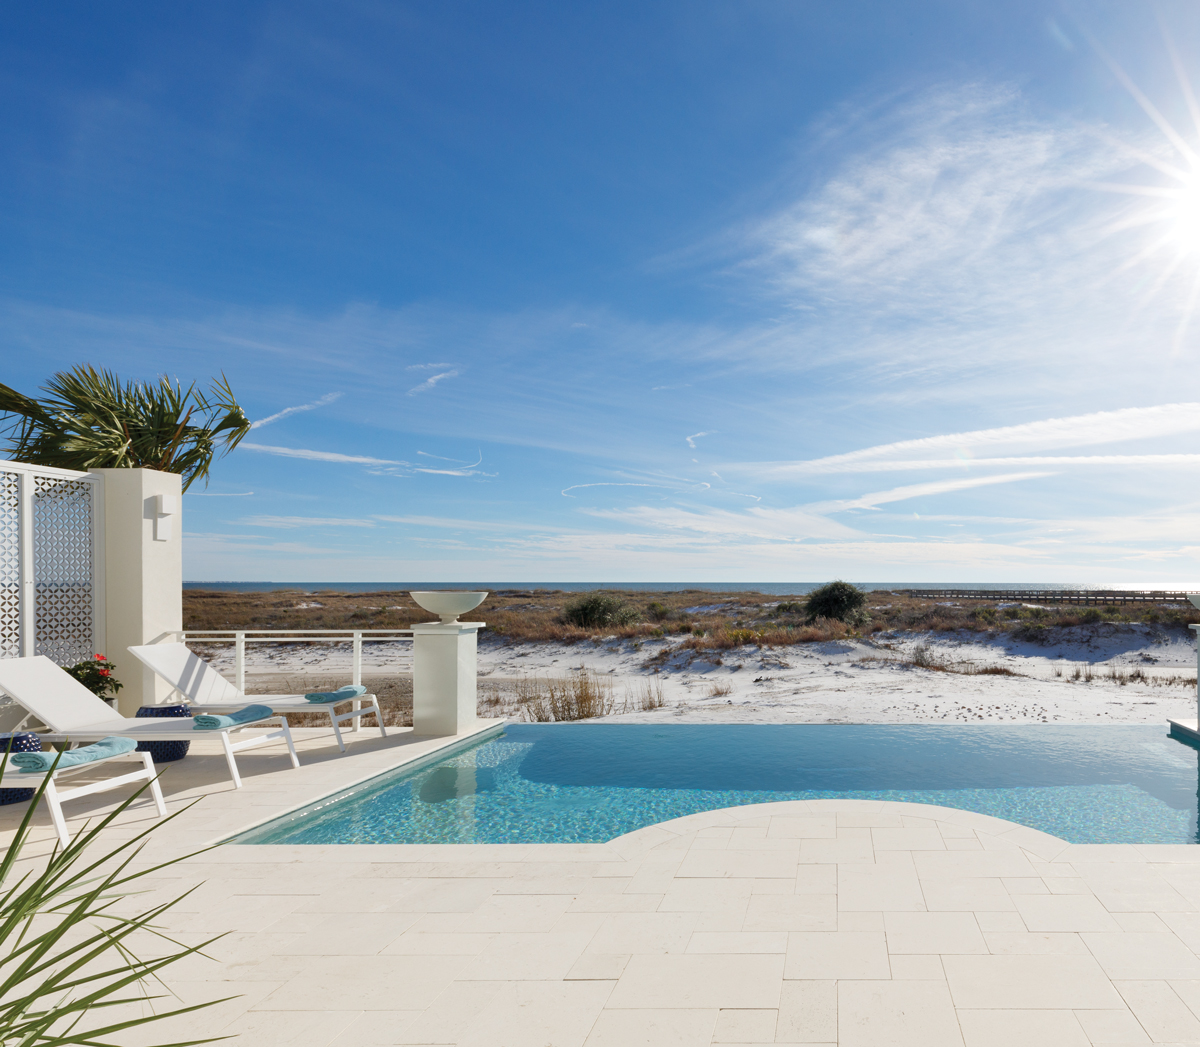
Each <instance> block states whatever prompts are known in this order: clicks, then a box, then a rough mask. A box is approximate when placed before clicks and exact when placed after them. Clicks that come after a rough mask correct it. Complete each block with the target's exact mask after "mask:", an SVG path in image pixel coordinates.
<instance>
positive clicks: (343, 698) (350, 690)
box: [304, 683, 367, 705]
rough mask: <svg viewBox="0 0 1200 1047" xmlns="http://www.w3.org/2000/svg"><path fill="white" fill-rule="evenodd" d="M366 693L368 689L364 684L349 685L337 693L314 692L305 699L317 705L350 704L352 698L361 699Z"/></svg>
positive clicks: (339, 689)
mask: <svg viewBox="0 0 1200 1047" xmlns="http://www.w3.org/2000/svg"><path fill="white" fill-rule="evenodd" d="M366 693H367V689H366V688H365V687H364V686H363V685H362V684H358V683H348V684H346V686H345V687H339V688H338V689H337V690H336V691H312V692H311V693H309V694H306V695H305V696H304V697H305V698H307V699H308V700H309V701H310V702H312V703H313V704H315V705H322V704H324V703H327V702H348V701H350V700H351V699H352V698H361V697H362V696H363V695H364V694H366Z"/></svg>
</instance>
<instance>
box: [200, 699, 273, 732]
mask: <svg viewBox="0 0 1200 1047" xmlns="http://www.w3.org/2000/svg"><path fill="white" fill-rule="evenodd" d="M270 715H271V707H270V706H269V705H247V706H246V708H245V709H239V710H238V711H237V712H236V713H230V714H229V715H228V716H213V715H212V714H211V713H203V714H202V715H200V716H197V717H196V718H195V719H196V726H195V727H194V728H193V730H197V731H218V730H220V729H221V728H222V727H236V726H237V725H238V724H239V723H249V722H250V721H252V720H261V719H263V718H264V717H267V716H270Z"/></svg>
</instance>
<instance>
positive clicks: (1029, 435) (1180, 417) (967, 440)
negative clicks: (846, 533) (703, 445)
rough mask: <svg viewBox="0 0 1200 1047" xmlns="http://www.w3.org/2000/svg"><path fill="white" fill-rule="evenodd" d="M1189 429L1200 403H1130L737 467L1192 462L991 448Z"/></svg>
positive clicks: (795, 471) (795, 469)
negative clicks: (1033, 453) (1119, 407)
mask: <svg viewBox="0 0 1200 1047" xmlns="http://www.w3.org/2000/svg"><path fill="white" fill-rule="evenodd" d="M1189 432H1200V404H1196V403H1176V404H1162V405H1159V406H1156V407H1130V408H1125V409H1123V410H1119V411H1097V412H1093V413H1091V414H1085V415H1075V416H1073V417H1068V418H1049V419H1045V420H1043V421H1036V422H1025V423H1022V424H1020V425H1010V426H1002V427H1000V428H995V429H975V430H970V431H966V432H959V433H946V434H942V435H939V436H928V437H922V438H920V439H917V440H901V441H898V442H896V443H890V444H879V445H877V446H875V447H866V448H863V449H862V450H859V451H850V452H847V453H846V454H838V455H829V456H827V457H825V458H814V459H810V460H808V461H796V462H763V463H745V464H743V465H742V466H740V467H733V468H744V469H746V470H747V471H750V472H754V473H756V474H759V475H776V476H783V475H796V476H798V475H816V474H822V473H860V472H886V471H892V470H905V469H927V468H928V469H944V468H951V467H956V466H962V465H964V464H967V463H977V464H981V465H983V464H990V465H1005V466H1009V465H1041V466H1060V465H1061V466H1069V465H1085V466H1086V465H1121V464H1134V465H1152V464H1160V465H1178V464H1186V463H1189V462H1191V461H1193V460H1195V459H1196V458H1197V457H1198V456H1196V455H1191V454H1186V453H1174V452H1173V453H1169V454H1118V455H1084V456H1046V455H1036V456H1014V455H1011V454H1009V455H1003V454H1001V455H997V454H993V453H988V452H995V451H1004V450H1007V451H1022V450H1041V451H1044V450H1053V449H1057V448H1062V447H1081V446H1086V445H1089V444H1106V443H1127V442H1130V441H1134V440H1147V439H1154V438H1164V437H1173V436H1179V435H1181V434H1183V433H1189ZM726 468H730V467H728V466H727V467H726Z"/></svg>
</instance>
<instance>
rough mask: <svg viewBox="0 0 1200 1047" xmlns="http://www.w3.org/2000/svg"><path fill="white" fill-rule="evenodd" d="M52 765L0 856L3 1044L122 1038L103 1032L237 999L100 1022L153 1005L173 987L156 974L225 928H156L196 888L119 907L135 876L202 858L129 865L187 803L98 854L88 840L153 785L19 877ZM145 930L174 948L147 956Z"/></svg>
mask: <svg viewBox="0 0 1200 1047" xmlns="http://www.w3.org/2000/svg"><path fill="white" fill-rule="evenodd" d="M10 744H11V743H10ZM7 762H8V754H7V753H5V754H4V756H3V758H2V759H0V775H2V774H3V772H4V768H5V766H6V764H7ZM57 764H58V760H57V759H56V760H55V766H57ZM52 773H53V768H52V769H51V771H50V772H49V773H47V775H46V776H45V777H44V778H43V779H42V782H41V785H40V787H39V788H38V790H37V793H36V795H35V796H34V798H33V800H32V801H31V802H30V804H29V809H28V810H27V811H26V812H25V816H24V818H23V819H22V820H21V824H20V826H19V827H18V828H17V832H16V834H15V836H14V837H13V841H12V843H11V844H10V845H9V847H8V848H7V850H6V851H5V853H4V857H3V859H0V1045H3V1047H67V1045H75V1047H116V1045H115V1044H113V1042H112V1041H111V1040H108V1039H100V1037H108V1036H111V1035H113V1034H114V1033H118V1032H122V1031H124V1030H125V1029H132V1028H134V1027H136V1026H140V1025H146V1024H149V1023H150V1022H156V1021H161V1020H162V1019H164V1018H170V1017H174V1016H177V1015H181V1014H187V1013H190V1012H192V1011H198V1010H202V1009H203V1008H205V1007H211V1006H212V1005H213V1004H217V1003H224V1002H225V1000H229V999H234V997H225V998H224V999H221V1000H211V1001H208V1002H206V1003H199V1004H191V1005H189V1006H182V1007H174V1008H172V1009H170V1010H166V1011H162V1012H160V1013H150V1014H143V1015H141V1016H139V1017H136V1018H126V1019H123V1020H119V1019H114V1020H111V1021H105V1020H103V1018H101V1020H100V1023H99V1024H95V1019H96V1017H97V1016H98V1014H100V1013H103V1012H104V1011H105V1009H107V1008H112V1007H118V1006H122V1005H129V1004H133V1003H139V1004H142V1005H148V1004H151V1003H152V1002H153V1001H155V1000H158V999H161V998H163V996H164V995H165V994H164V993H154V994H151V993H150V992H148V991H147V984H146V983H147V982H148V981H151V980H153V981H157V980H158V972H159V971H161V970H163V968H165V967H168V966H170V964H172V963H174V962H176V961H177V960H181V959H183V958H184V957H186V956H192V955H197V954H198V955H205V954H204V951H203V950H204V949H206V948H207V947H208V946H209V945H211V944H212V943H213V942H214V941H216V940H217V939H218V938H220V937H223V936H222V935H217V936H216V937H213V938H210V939H208V941H205V942H201V943H200V944H199V945H183V944H181V943H180V942H177V941H175V940H174V939H172V938H170V937H168V936H167V935H165V934H163V933H162V932H161V931H160V930H158V929H157V928H156V926H155V924H154V921H155V920H157V919H158V918H159V917H160V916H162V914H163V913H165V912H167V911H168V910H169V909H170V908H171V907H172V906H174V905H177V904H178V903H179V902H180V901H182V900H183V899H184V898H186V897H187V895H188V894H190V893H191V892H190V891H186V892H184V893H183V894H181V895H180V896H179V897H177V898H174V899H172V900H170V901H167V902H164V903H161V904H158V905H154V906H151V907H149V908H148V909H147V910H146V911H145V912H142V913H139V914H138V915H136V916H124V915H121V913H120V912H119V911H117V910H116V906H117V903H118V902H119V901H120V900H121V899H122V898H125V897H127V896H128V895H130V894H131V893H134V892H133V891H132V890H131V889H130V888H131V885H136V883H137V881H138V880H139V879H142V878H143V877H146V876H149V875H151V874H152V873H155V872H158V871H159V870H161V869H164V868H167V867H169V866H171V865H175V864H177V863H178V862H181V861H184V860H186V859H187V858H190V857H193V855H184V856H183V857H181V858H176V859H172V860H170V861H166V862H161V863H159V864H158V865H154V866H151V867H149V868H145V869H137V870H134V871H132V872H131V871H130V868H131V866H132V863H133V862H134V860H135V859H136V858H137V856H138V854H139V853H140V852H141V849H142V847H143V846H144V844H145V841H146V838H147V837H148V836H149V835H150V833H152V832H154V831H155V830H156V829H158V828H160V827H161V826H162V825H163V824H165V823H166V822H168V821H170V820H172V819H173V818H176V817H178V816H179V815H180V814H182V813H183V811H184V810H187V808H186V807H185V808H183V809H182V810H180V811H177V812H176V813H175V814H172V815H169V816H168V817H167V818H165V819H162V820H161V821H157V822H155V823H154V824H153V825H151V826H150V828H148V829H146V830H144V831H143V832H141V833H138V834H137V835H136V836H134V837H133V838H131V839H129V840H126V841H124V842H122V843H120V844H119V845H118V846H116V847H114V848H111V849H109V850H106V851H104V852H103V853H101V854H100V855H99V856H98V857H95V858H92V857H91V854H90V850H89V849H90V848H92V847H93V846H94V845H95V844H96V843H97V841H98V840H99V838H100V837H101V836H102V835H103V834H104V832H105V830H106V829H107V828H108V827H109V826H110V825H112V824H113V822H114V821H116V819H117V818H119V817H120V815H121V814H122V812H124V811H125V809H126V808H127V807H129V805H130V804H131V803H133V802H134V801H135V800H137V799H138V797H139V796H141V795H142V793H143V792H145V790H146V789H147V788H148V787H149V786H148V785H144V786H142V788H140V789H138V790H137V792H135V793H134V794H133V795H132V796H130V797H129V798H128V799H126V800H125V801H124V802H123V803H121V804H119V805H118V806H117V807H116V809H115V810H113V811H112V812H111V813H109V814H108V815H106V816H105V817H104V818H102V819H100V821H99V822H97V823H96V824H95V825H91V824H88V825H86V826H85V827H84V828H83V829H81V830H80V831H79V832H78V833H76V835H75V838H74V839H73V840H72V841H71V842H70V843H69V844H67V846H66V847H61V846H59V845H58V844H57V843H56V844H55V846H54V849H53V851H52V852H51V853H50V855H49V857H48V858H46V859H45V860H44V862H43V863H41V867H40V869H35V870H31V871H29V872H26V873H25V874H24V875H22V876H20V877H19V878H18V879H17V880H16V882H15V883H11V884H10V882H9V881H10V879H11V878H12V876H13V875H14V870H15V869H16V865H17V861H18V858H19V855H20V852H21V849H22V848H23V847H24V845H25V843H26V841H27V840H28V838H29V832H30V824H31V821H32V818H33V811H34V808H35V807H36V806H37V804H38V802H39V801H40V800H41V798H42V795H43V794H44V793H45V791H46V785H47V783H48V782H49V781H50V774H52ZM189 806H190V805H189ZM206 849H207V848H206ZM194 853H195V854H200V853H202V851H196V852H194ZM139 932H150V933H151V934H154V935H156V936H157V937H158V938H159V939H161V940H162V941H163V942H165V943H167V944H168V945H169V946H170V947H171V948H169V949H168V950H167V952H166V953H165V954H163V955H158V956H155V957H153V958H151V959H146V960H143V959H140V958H139V957H138V956H137V955H136V954H135V953H134V952H133V951H132V949H131V948H130V945H129V941H128V939H129V938H130V937H131V936H133V935H135V934H137V933H139ZM160 984H161V983H160ZM222 1039H228V1037H225V1036H208V1037H205V1038H203V1039H199V1040H186V1041H184V1040H181V1041H175V1042H173V1043H169V1044H167V1043H164V1044H160V1045H159V1047H194V1045H196V1044H202V1043H212V1042H214V1041H215V1040H222Z"/></svg>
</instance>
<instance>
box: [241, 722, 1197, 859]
mask: <svg viewBox="0 0 1200 1047" xmlns="http://www.w3.org/2000/svg"><path fill="white" fill-rule="evenodd" d="M1197 773H1198V760H1197V752H1196V750H1195V749H1193V748H1192V747H1191V746H1189V745H1187V744H1185V743H1183V742H1180V741H1177V740H1175V739H1173V738H1170V737H1168V735H1167V733H1166V730H1165V729H1164V728H1163V727H1155V726H1120V727H1086V726H1081V727H1058V726H1048V725H1047V726H1023V727H968V726H959V727H949V726H946V727H941V726H939V727H933V726H930V727H925V726H912V727H908V726H858V725H845V726H843V725H823V724H795V725H779V726H774V725H771V726H768V725H752V724H747V725H734V726H725V725H720V726H718V725H707V724H705V725H671V726H658V725H651V724H516V725H513V726H510V727H507V728H505V730H504V733H503V734H502V735H500V736H493V737H492V739H490V740H487V741H484V742H481V743H480V744H477V745H475V746H473V747H471V748H469V749H466V750H460V751H458V752H457V753H454V754H452V755H450V756H447V757H445V758H444V759H441V760H439V761H437V762H435V763H431V764H427V765H425V766H423V767H418V768H416V769H415V770H410V771H407V772H399V773H395V774H389V775H384V776H382V777H380V778H376V779H374V780H373V781H371V782H367V783H365V784H364V785H362V786H360V787H358V788H356V789H353V790H348V791H347V792H346V793H344V794H338V795H337V796H335V797H333V798H330V799H327V800H324V801H321V802H320V803H318V804H314V805H312V806H311V807H309V808H306V809H304V810H301V811H298V812H297V813H295V814H292V815H289V816H287V817H285V818H280V819H277V820H276V821H274V822H270V823H268V824H267V825H265V826H262V827H260V828H258V829H256V830H253V831H252V832H250V833H246V834H244V835H242V836H240V837H237V838H236V839H234V840H233V841H231V842H234V843H244V844H265V843H289V844H329V843H583V842H587V843H594V842H600V841H604V840H610V839H612V838H613V837H614V836H620V835H621V834H623V833H627V832H631V831H633V830H634V829H639V828H641V827H642V826H644V825H651V824H653V823H654V822H661V821H665V820H667V819H669V818H678V817H681V816H682V815H685V814H694V813H696V812H697V811H706V810H714V809H716V808H719V807H734V806H739V805H742V804H751V803H767V802H771V801H775V800H804V799H816V798H834V797H854V798H859V799H873V800H908V801H912V802H916V803H933V804H942V805H944V806H947V807H957V808H961V809H963V810H968V811H979V812H981V813H983V814H991V815H995V816H996V817H999V818H1007V819H1009V820H1010V821H1014V822H1018V823H1020V824H1022V825H1029V826H1033V827H1034V828H1036V829H1041V830H1043V831H1045V832H1048V833H1053V834H1054V835H1055V836H1059V837H1062V838H1063V839H1065V840H1070V841H1071V842H1072V843H1197V842H1198V839H1197Z"/></svg>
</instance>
